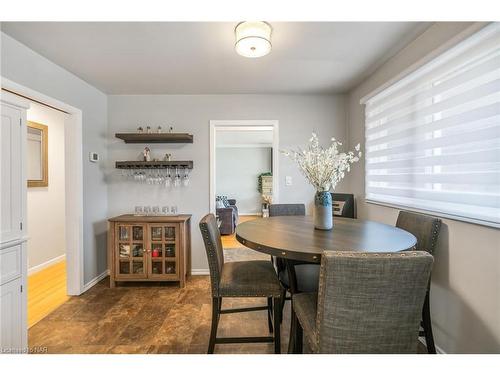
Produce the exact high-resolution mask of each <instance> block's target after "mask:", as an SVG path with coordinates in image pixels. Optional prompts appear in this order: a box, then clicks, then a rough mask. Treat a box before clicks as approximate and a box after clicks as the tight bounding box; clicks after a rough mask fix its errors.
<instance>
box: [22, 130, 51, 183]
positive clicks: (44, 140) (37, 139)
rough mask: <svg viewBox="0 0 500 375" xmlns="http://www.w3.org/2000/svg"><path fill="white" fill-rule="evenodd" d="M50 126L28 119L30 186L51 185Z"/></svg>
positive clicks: (28, 174) (28, 171)
mask: <svg viewBox="0 0 500 375" xmlns="http://www.w3.org/2000/svg"><path fill="white" fill-rule="evenodd" d="M48 141H49V128H48V127H47V126H46V125H42V124H39V123H37V122H33V121H28V140H27V167H28V168H27V177H28V187H46V186H49V155H48V149H49V148H48V146H49V142H48Z"/></svg>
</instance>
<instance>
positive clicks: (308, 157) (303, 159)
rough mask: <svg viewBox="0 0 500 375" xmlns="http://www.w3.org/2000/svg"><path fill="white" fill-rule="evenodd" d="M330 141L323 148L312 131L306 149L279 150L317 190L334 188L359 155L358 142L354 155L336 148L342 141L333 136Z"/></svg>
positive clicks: (357, 159)
mask: <svg viewBox="0 0 500 375" xmlns="http://www.w3.org/2000/svg"><path fill="white" fill-rule="evenodd" d="M331 141H332V143H331V145H330V147H328V148H326V149H325V148H323V147H321V146H320V144H319V141H318V136H317V135H316V133H314V132H313V133H312V137H311V139H309V146H308V147H307V149H305V150H302V149H300V148H299V149H298V150H284V151H281V152H282V153H283V154H285V155H286V156H288V157H290V158H291V159H292V160H294V161H295V162H296V163H297V165H298V166H299V169H300V171H301V172H302V174H303V175H304V176H305V177H306V179H307V180H308V181H309V183H310V184H311V185H312V186H314V188H315V189H316V191H318V192H320V191H329V190H330V189H335V187H336V186H337V184H338V183H339V182H340V181H341V180H342V179H343V178H344V176H345V173H346V171H347V172H349V171H350V170H351V164H352V163H355V162H357V161H359V158H360V157H361V151H360V150H359V149H360V146H359V143H358V144H357V145H356V147H355V150H356V155H355V154H354V152H353V151H349V152H347V153H345V152H342V153H340V152H339V150H338V148H339V146H342V142H339V141H337V140H336V139H335V138H332V139H331Z"/></svg>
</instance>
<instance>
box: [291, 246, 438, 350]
mask: <svg viewBox="0 0 500 375" xmlns="http://www.w3.org/2000/svg"><path fill="white" fill-rule="evenodd" d="M432 263H433V257H432V255H430V254H429V253H427V252H424V251H410V252H401V253H361V252H360V253H358V252H333V251H325V252H324V253H323V255H322V258H321V273H320V281H319V291H318V293H299V294H296V295H294V296H293V300H292V307H293V310H294V315H293V319H295V320H296V322H295V324H296V327H297V329H296V334H295V338H294V342H295V345H294V348H293V352H295V353H302V351H303V349H304V352H307V353H332V354H334V353H337V354H349V353H364V354H377V353H394V354H396V353H413V354H415V353H417V346H418V335H419V326H420V317H421V313H422V306H423V304H424V300H425V294H426V290H427V283H428V281H429V276H430V273H431V268H432Z"/></svg>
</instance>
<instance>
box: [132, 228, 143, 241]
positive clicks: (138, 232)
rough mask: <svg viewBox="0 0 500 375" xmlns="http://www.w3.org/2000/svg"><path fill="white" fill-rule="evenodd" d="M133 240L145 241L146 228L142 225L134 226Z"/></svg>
mask: <svg viewBox="0 0 500 375" xmlns="http://www.w3.org/2000/svg"><path fill="white" fill-rule="evenodd" d="M132 240H133V241H143V240H144V230H143V228H142V226H133V227H132Z"/></svg>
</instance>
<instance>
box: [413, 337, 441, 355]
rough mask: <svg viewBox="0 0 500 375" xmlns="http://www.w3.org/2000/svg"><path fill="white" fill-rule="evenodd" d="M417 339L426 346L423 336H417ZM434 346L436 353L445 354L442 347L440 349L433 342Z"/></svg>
mask: <svg viewBox="0 0 500 375" xmlns="http://www.w3.org/2000/svg"><path fill="white" fill-rule="evenodd" d="M418 341H420V342H421V343H422V344H424V346H425V347H426V348H427V344H426V343H425V337H419V338H418ZM434 346H435V347H436V353H437V354H446V352H445V351H444V350H443V349H441V348H440V347H439V346H437V345H436V343H434Z"/></svg>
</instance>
